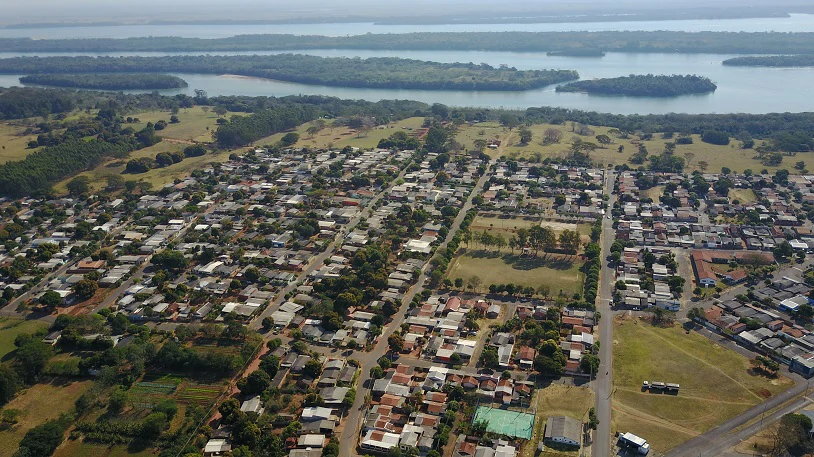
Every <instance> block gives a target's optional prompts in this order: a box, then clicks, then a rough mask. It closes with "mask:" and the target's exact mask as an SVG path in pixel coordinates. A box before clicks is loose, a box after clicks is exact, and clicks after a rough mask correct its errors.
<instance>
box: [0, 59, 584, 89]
mask: <svg viewBox="0 0 814 457" xmlns="http://www.w3.org/2000/svg"><path fill="white" fill-rule="evenodd" d="M130 72H182V73H205V74H224V73H231V74H236V75H243V76H254V77H259V78H270V79H276V80H280V81H290V82H295V83H301V84H320V85H326V86H339V87H365V88H388V89H425V90H498V91H502V90H505V91H510V90H528V89H537V88H540V87H544V86H548V85H550V84H556V83H561V82H565V81H572V80H575V79H579V74H577V72H575V71H569V70H528V71H519V70H517V69H515V68H507V67H501V68H494V67H491V66H489V65H486V64H480V65H478V64H473V63H439V62H424V61H420V60H412V59H399V58H395V57H378V58H370V59H360V58H345V57H316V56H308V55H301V54H278V55H270V56H258V55H240V56H211V55H200V56H165V57H86V56H85V57H16V58H12V59H0V73H5V74H14V73H31V74H51V73H130Z"/></svg>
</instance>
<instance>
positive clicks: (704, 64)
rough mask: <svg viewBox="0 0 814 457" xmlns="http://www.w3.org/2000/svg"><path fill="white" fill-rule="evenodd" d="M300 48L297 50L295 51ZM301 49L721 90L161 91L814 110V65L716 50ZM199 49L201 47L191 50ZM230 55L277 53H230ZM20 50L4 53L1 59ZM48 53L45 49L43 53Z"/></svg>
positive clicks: (260, 83)
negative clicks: (745, 62)
mask: <svg viewBox="0 0 814 457" xmlns="http://www.w3.org/2000/svg"><path fill="white" fill-rule="evenodd" d="M293 52H296V51H293ZM301 52H302V53H307V54H312V55H318V56H325V57H336V56H350V57H352V56H359V57H382V56H394V55H395V56H397V57H403V58H412V59H419V60H430V61H437V62H475V63H481V62H485V63H488V64H490V65H493V66H497V65H500V64H506V65H509V66H514V67H516V68H518V69H521V70H527V69H535V68H536V69H540V68H558V69H570V70H577V71H579V73H580V76H581V77H582V78H583V79H592V78H606V77H615V76H624V75H628V74H647V73H653V74H698V75H702V76H707V77H709V78H710V79H712V80H713V81H714V82H715V83H716V84H717V85H718V90H717V91H716V92H715V93H713V94H709V95H693V96H683V97H675V98H666V99H659V98H641V97H603V96H596V95H587V94H578V93H557V92H555V91H554V89H555V86H549V87H545V88H543V89H538V90H531V91H523V92H467V91H424V90H390V89H358V88H342V87H325V86H311V85H304V84H296V83H288V82H281V81H272V80H264V79H256V78H242V77H234V76H218V75H197V74H178V75H177V76H179V77H181V78H183V79H185V80H186V81H187V82H188V83H189V87H188V88H185V89H174V90H166V91H160V92H161V93H163V94H167V95H174V94H178V93H186V94H190V95H192V94H193V91H194V90H195V89H203V90H205V91H207V92H208V93H209V95H248V96H258V95H266V96H284V95H299V94H303V95H306V94H307V95H315V94H319V95H329V96H335V97H339V98H345V99H364V100H371V101H378V100H381V99H407V100H419V101H423V102H426V103H444V104H447V105H450V106H477V107H490V108H499V107H503V108H520V109H522V108H528V107H530V106H560V107H564V108H571V109H580V110H588V111H599V112H611V113H619V114H636V113H638V114H664V113H671V112H676V113H691V114H695V113H739V112H743V113H768V112H802V111H812V110H814V85H812V84H811V82H812V81H814V68H790V69H772V68H749V67H725V66H723V65H721V61H723V60H724V59H727V58H730V57H732V56H731V55H719V54H626V53H609V54H607V55H606V56H605V57H604V58H601V59H593V58H576V57H549V56H547V55H545V53H514V52H486V51H472V52H461V51H398V52H393V51H358V50H308V51H301ZM134 54H138V55H156V56H157V55H168V54H172V53H116V55H134ZM191 54H199V53H191ZM230 54H273V52H263V53H251V52H247V53H230ZM19 55H22V54H17V53H0V58H7V57H15V56H19ZM41 55H45V54H41ZM19 76H20V75H0V86H5V87H8V86H14V85H19V81H18V78H19Z"/></svg>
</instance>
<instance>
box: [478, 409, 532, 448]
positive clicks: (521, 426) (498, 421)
mask: <svg viewBox="0 0 814 457" xmlns="http://www.w3.org/2000/svg"><path fill="white" fill-rule="evenodd" d="M475 421H487V422H488V423H489V425H488V426H487V427H486V430H488V431H490V432H492V433H499V434H501V435H506V436H513V437H515V438H523V439H527V440H530V439H531V435H532V432H533V431H534V414H527V413H521V412H519V411H509V410H508V409H495V408H490V407H488V406H479V407H478V409H477V410H476V411H475Z"/></svg>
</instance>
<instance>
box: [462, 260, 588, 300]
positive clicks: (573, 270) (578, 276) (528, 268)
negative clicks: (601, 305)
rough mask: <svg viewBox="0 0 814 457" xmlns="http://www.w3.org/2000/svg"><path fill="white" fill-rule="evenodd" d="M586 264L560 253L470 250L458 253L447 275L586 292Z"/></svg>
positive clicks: (485, 284)
mask: <svg viewBox="0 0 814 457" xmlns="http://www.w3.org/2000/svg"><path fill="white" fill-rule="evenodd" d="M581 266H582V262H580V260H579V257H575V256H564V255H559V254H542V253H540V255H539V256H538V257H536V258H535V257H529V256H520V255H517V254H516V253H515V255H511V254H509V252H508V251H507V252H485V251H469V252H466V253H464V254H461V255H458V256H457V257H456V258H455V259H454V260H453V261H452V264H451V265H450V267H449V270H448V273H447V277H448V278H449V279H451V280H453V281H454V280H455V278H462V279H463V280H464V282H466V281H467V280H469V278H471V277H473V276H478V277H480V278H481V281H482V286H481V287H482V288H483V289H486V288H488V287H489V285H490V284H505V283H509V282H511V283H514V284H519V285H522V286H531V287H534V288H535V289H537V288H539V287H540V286H542V285H548V286H549V288H550V290H551V294H552V295H553V296H557V295H558V294H559V293H560V292H562V293H563V294H565V295H567V296H569V297H570V296H571V295H573V294H574V293H577V292H580V293H581V292H582V273H581V272H580V271H579V269H580V267H581Z"/></svg>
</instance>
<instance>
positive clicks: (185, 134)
mask: <svg viewBox="0 0 814 457" xmlns="http://www.w3.org/2000/svg"><path fill="white" fill-rule="evenodd" d="M245 115H246V113H227V114H226V115H224V117H225V118H227V119H229V118H230V117H232V116H245ZM128 116H132V117H137V118H138V119H139V120H140V121H141V123H139V124H131V125H132V127H133V128H134V129H136V130H140V129H143V128H144V127H145V126H146V125H147V122H152V123H153V124H155V123H156V122H158V121H160V120H164V121H166V122H167V128H165V129H164V130H160V131H158V132H156V134H157V135H158V136H162V137H164V138H172V139H175V140H183V141H197V142H202V143H211V142H212V132H214V131H215V130H217V129H218V124H217V120H218V115H217V114H215V113H213V112H212V111H208V112H204V110H203V109H202V108H201V107H200V106H195V107H192V108H184V109H181V110H180V111H179V112H178V114H177V116H178V120H179V121H180V122H179V123H178V124H170V123H169V122H170V116H171V113H170V112H168V111H149V112H145V113H138V114H132V115H128ZM207 128H208V129H209V130H207Z"/></svg>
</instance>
